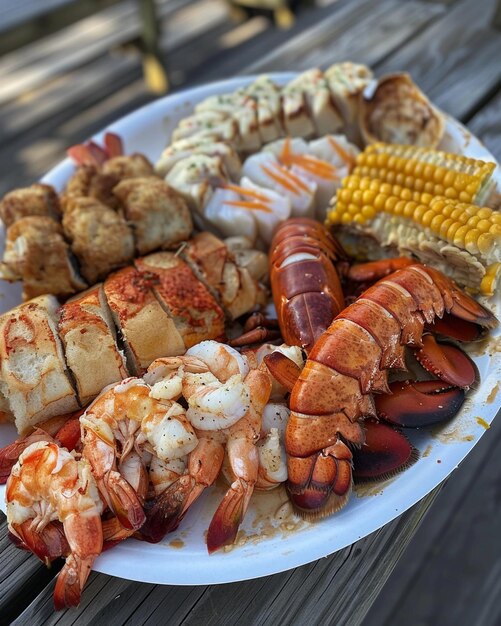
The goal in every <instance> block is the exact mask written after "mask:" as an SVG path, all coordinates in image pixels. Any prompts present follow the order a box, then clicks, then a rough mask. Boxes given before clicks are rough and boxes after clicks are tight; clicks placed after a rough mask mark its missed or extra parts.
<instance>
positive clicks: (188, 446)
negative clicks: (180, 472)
mask: <svg viewBox="0 0 501 626" xmlns="http://www.w3.org/2000/svg"><path fill="white" fill-rule="evenodd" d="M81 425H82V433H83V443H84V447H83V455H84V457H85V458H86V459H88V461H89V463H90V465H91V467H92V473H93V475H94V477H95V479H96V482H97V486H98V489H99V491H100V492H101V495H102V496H103V498H104V499H105V501H106V503H107V504H108V506H109V507H110V509H111V510H112V511H113V512H114V513H115V515H116V516H117V518H118V519H119V521H120V523H121V524H122V525H123V526H125V527H126V528H128V529H133V530H137V529H138V528H140V527H141V526H142V524H143V522H144V520H145V514H144V511H143V507H142V504H143V503H144V500H145V498H146V495H147V488H148V482H149V481H148V475H147V469H146V467H147V463H148V461H149V457H148V455H150V454H153V455H155V456H156V457H158V459H160V460H161V461H167V460H173V459H178V458H181V457H184V456H186V455H187V454H188V453H189V452H191V450H193V449H194V448H195V447H196V446H197V443H198V440H197V436H196V435H195V432H194V430H193V428H192V427H191V425H190V424H189V422H188V421H187V419H186V417H185V411H184V409H183V407H182V406H180V405H179V404H177V402H174V401H168V400H162V401H161V402H160V401H159V400H156V399H155V398H152V397H150V387H149V386H148V385H147V384H146V383H144V382H143V381H142V380H140V379H137V378H129V379H126V380H124V381H122V382H120V383H118V384H116V385H113V386H110V387H107V388H105V389H104V391H103V392H102V393H101V395H99V396H98V397H97V398H96V400H95V401H94V402H93V403H92V404H91V405H90V407H89V408H88V409H87V410H86V412H85V414H84V415H83V416H82V418H81Z"/></svg>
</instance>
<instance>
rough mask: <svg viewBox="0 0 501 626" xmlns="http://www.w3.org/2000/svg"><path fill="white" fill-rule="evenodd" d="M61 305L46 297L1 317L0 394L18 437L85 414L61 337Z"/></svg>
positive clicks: (31, 301) (22, 305)
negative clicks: (48, 422) (66, 417)
mask: <svg viewBox="0 0 501 626" xmlns="http://www.w3.org/2000/svg"><path fill="white" fill-rule="evenodd" d="M58 308H59V303H58V301H57V299H56V298H55V297H54V296H40V297H38V298H35V299H34V300H30V301H29V302H25V303H24V304H21V305H20V306H18V307H16V308H14V309H12V310H11V311H8V312H7V313H5V314H4V315H2V316H1V317H0V393H1V394H2V395H3V396H4V397H5V398H6V399H7V401H8V403H9V407H10V410H11V411H12V413H13V415H14V418H15V424H16V427H17V430H18V432H19V433H20V434H21V435H24V434H26V433H27V432H29V431H30V429H31V428H32V427H33V426H34V425H35V424H37V423H38V422H41V421H43V420H44V419H47V418H49V417H52V416H54V415H62V414H64V413H70V412H72V411H75V410H77V409H78V408H79V404H78V401H77V395H76V393H75V390H74V388H73V386H72V384H71V382H70V378H69V376H68V372H67V367H66V362H65V360H64V354H63V348H62V345H61V341H60V339H59V337H58V335H57V322H58V314H57V311H58Z"/></svg>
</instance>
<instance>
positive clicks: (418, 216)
mask: <svg viewBox="0 0 501 626" xmlns="http://www.w3.org/2000/svg"><path fill="white" fill-rule="evenodd" d="M427 210H428V207H427V206H426V205H424V204H418V206H417V207H416V210H415V211H414V217H413V219H414V221H415V222H417V223H418V224H421V220H422V219H423V215H424V214H425V213H426V211H427Z"/></svg>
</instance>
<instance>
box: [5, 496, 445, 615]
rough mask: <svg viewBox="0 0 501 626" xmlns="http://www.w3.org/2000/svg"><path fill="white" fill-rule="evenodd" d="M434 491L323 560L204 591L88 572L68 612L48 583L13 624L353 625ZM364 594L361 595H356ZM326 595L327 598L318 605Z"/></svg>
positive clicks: (369, 602) (212, 587)
mask: <svg viewBox="0 0 501 626" xmlns="http://www.w3.org/2000/svg"><path fill="white" fill-rule="evenodd" d="M437 494H438V490H435V491H434V492H432V493H431V494H430V495H428V496H427V497H426V498H425V499H424V500H422V501H421V502H420V503H419V504H417V505H416V506H415V507H413V508H412V509H411V510H410V511H408V512H407V513H405V514H404V515H402V516H401V517H399V518H398V519H397V520H394V521H393V522H391V523H390V524H389V525H387V526H385V527H384V528H382V529H381V530H379V531H377V532H375V533H373V534H372V535H370V536H369V537H366V538H365V539H362V540H361V541H359V542H357V543H356V544H354V545H353V546H350V547H349V548H346V549H345V550H342V551H340V552H338V553H336V554H334V555H332V556H330V557H328V558H326V559H321V560H319V561H317V562H315V563H311V564H309V565H305V566H303V567H300V568H297V569H295V570H292V571H289V572H284V573H282V574H275V575H274V576H269V577H267V578H261V579H256V580H250V581H245V582H242V583H233V584H230V585H212V586H209V587H200V586H199V587H178V586H161V585H149V584H142V583H132V582H128V581H124V580H121V579H117V578H111V577H109V576H104V575H102V574H92V576H91V578H90V582H89V584H88V586H87V588H86V589H85V591H84V594H83V598H82V604H81V606H80V607H79V608H78V609H76V610H69V611H63V612H61V613H59V614H53V612H52V592H53V583H50V584H49V585H47V586H46V587H45V589H44V590H43V591H42V592H41V593H40V594H39V595H38V597H37V598H36V599H35V600H34V601H33V602H32V603H31V604H30V606H29V607H27V609H26V610H25V611H23V613H21V615H20V616H19V617H18V618H17V619H16V620H15V622H14V625H15V626H28V625H29V626H37V625H38V624H44V625H47V626H49V625H54V624H58V626H62V625H66V624H75V625H80V624H82V625H83V624H89V623H92V624H93V625H94V626H109V624H110V623H113V624H122V623H126V624H130V625H131V626H132V625H135V624H150V625H154V624H158V625H163V624H165V623H166V620H167V619H168V623H169V626H174V625H177V624H184V625H186V626H187V625H195V624H201V623H203V624H204V626H212V625H214V626H215V625H218V626H226V625H228V626H229V625H232V624H235V623H239V624H242V625H245V624H266V623H272V624H277V625H279V624H290V623H291V621H292V620H293V619H294V621H296V623H310V624H325V623H335V624H338V625H339V626H342V625H344V624H350V626H354V625H355V624H358V623H360V621H361V620H362V618H363V616H364V615H365V613H366V611H367V610H368V608H369V606H370V604H371V603H372V602H373V600H374V598H375V597H376V595H377V593H378V591H379V589H380V588H381V586H382V585H383V582H384V580H385V579H386V578H387V576H388V575H389V572H391V570H392V569H393V567H394V564H395V563H396V562H397V561H398V559H399V557H400V555H401V554H402V552H403V551H404V549H405V547H406V546H407V544H408V543H409V541H410V540H411V538H412V536H413V535H414V533H415V532H416V528H417V527H418V526H419V524H420V523H421V520H422V518H423V516H424V514H425V513H426V511H427V510H428V509H429V507H430V506H431V504H432V502H433V501H434V499H435V498H436V496H437ZM360 589H364V594H360ZM326 597H329V598H335V602H334V601H326Z"/></svg>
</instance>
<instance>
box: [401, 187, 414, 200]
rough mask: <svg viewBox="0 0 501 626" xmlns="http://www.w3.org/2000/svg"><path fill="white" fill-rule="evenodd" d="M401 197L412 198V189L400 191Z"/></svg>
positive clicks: (404, 198)
mask: <svg viewBox="0 0 501 626" xmlns="http://www.w3.org/2000/svg"><path fill="white" fill-rule="evenodd" d="M400 197H401V198H402V200H411V199H412V191H411V190H410V189H406V188H404V189H402V191H401V192H400Z"/></svg>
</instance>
